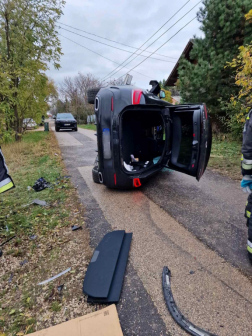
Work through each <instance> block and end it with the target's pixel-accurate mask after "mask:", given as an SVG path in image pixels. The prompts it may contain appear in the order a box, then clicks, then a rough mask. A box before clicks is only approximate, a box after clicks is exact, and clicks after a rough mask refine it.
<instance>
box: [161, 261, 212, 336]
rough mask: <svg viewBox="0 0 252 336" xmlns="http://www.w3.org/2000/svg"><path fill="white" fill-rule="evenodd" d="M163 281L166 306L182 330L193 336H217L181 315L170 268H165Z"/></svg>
mask: <svg viewBox="0 0 252 336" xmlns="http://www.w3.org/2000/svg"><path fill="white" fill-rule="evenodd" d="M162 281H163V291H164V297H165V301H166V305H167V308H168V310H169V312H170V314H171V316H172V317H173V319H174V320H175V322H177V323H178V325H179V326H180V327H181V328H182V329H184V330H185V331H186V332H188V333H189V334H191V335H193V336H216V335H214V334H211V333H209V332H208V331H205V330H202V329H200V328H198V327H196V326H195V325H194V324H192V323H191V322H190V321H188V320H187V319H186V318H185V317H184V316H183V315H182V314H181V312H180V310H179V309H178V307H177V305H176V303H175V301H174V298H173V295H172V290H171V271H170V270H169V268H168V267H164V268H163V275H162Z"/></svg>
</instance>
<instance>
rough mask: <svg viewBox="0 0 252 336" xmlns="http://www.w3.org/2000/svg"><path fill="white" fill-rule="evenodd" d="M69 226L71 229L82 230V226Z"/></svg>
mask: <svg viewBox="0 0 252 336" xmlns="http://www.w3.org/2000/svg"><path fill="white" fill-rule="evenodd" d="M71 228H72V231H77V230H82V226H80V225H72V226H71Z"/></svg>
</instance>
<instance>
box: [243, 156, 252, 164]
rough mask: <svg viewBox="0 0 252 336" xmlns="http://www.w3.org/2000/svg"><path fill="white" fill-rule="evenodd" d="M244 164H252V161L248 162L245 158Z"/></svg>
mask: <svg viewBox="0 0 252 336" xmlns="http://www.w3.org/2000/svg"><path fill="white" fill-rule="evenodd" d="M243 163H246V164H252V160H247V159H244V157H243Z"/></svg>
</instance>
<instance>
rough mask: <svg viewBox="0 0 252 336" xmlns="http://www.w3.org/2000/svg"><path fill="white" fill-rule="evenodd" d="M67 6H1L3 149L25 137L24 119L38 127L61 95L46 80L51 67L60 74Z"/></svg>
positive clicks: (6, 1)
mask: <svg viewBox="0 0 252 336" xmlns="http://www.w3.org/2000/svg"><path fill="white" fill-rule="evenodd" d="M64 4H65V1H64V0H58V1H54V0H46V1H38V0H29V1H27V0H3V1H1V2H0V143H5V142H8V141H10V140H11V139H13V138H15V140H17V141H18V140H20V139H21V137H22V134H23V127H22V124H23V119H25V118H32V119H34V120H35V121H36V122H37V123H40V122H41V117H42V116H43V115H45V114H46V112H47V111H48V109H49V102H50V101H51V100H53V99H54V98H56V96H57V91H56V88H55V86H54V83H53V81H52V80H50V79H49V78H48V77H47V76H46V70H48V69H49V63H52V64H53V66H54V67H55V68H56V69H59V68H60V64H59V61H60V57H61V55H62V52H61V44H60V40H59V37H58V34H57V31H56V22H57V21H58V20H59V19H60V17H61V15H62V14H63V12H62V9H63V7H64Z"/></svg>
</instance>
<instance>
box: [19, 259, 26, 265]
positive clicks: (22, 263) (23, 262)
mask: <svg viewBox="0 0 252 336" xmlns="http://www.w3.org/2000/svg"><path fill="white" fill-rule="evenodd" d="M25 264H28V260H27V259H25V260H23V261H21V262H20V266H24V265H25Z"/></svg>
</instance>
